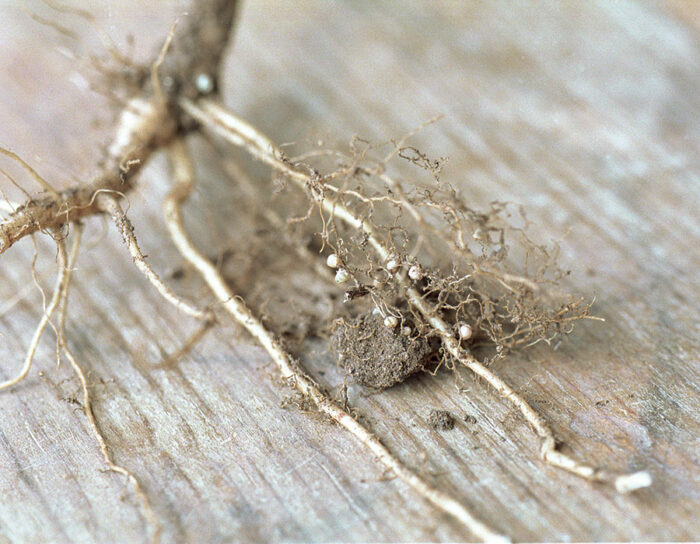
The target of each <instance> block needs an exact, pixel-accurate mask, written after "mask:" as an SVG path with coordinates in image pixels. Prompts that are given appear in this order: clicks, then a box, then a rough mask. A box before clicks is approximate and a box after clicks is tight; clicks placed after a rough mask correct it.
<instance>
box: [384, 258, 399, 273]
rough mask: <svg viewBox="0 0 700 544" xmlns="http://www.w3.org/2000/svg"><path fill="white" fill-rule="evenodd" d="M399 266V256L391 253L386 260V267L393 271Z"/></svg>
mask: <svg viewBox="0 0 700 544" xmlns="http://www.w3.org/2000/svg"><path fill="white" fill-rule="evenodd" d="M398 267H399V258H398V257H397V256H396V255H391V256H390V257H389V260H387V262H386V269H387V270H388V271H389V272H393V271H394V270H396V269H397V268H398Z"/></svg>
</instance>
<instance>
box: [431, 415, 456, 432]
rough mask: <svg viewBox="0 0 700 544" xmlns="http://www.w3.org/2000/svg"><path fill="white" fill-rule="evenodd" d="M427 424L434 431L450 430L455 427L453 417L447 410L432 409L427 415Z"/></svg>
mask: <svg viewBox="0 0 700 544" xmlns="http://www.w3.org/2000/svg"><path fill="white" fill-rule="evenodd" d="M428 425H430V426H431V427H432V428H433V429H435V430H436V431H451V430H452V429H454V427H455V418H454V417H453V416H452V414H451V413H449V412H448V411H447V410H432V411H431V412H430V415H428Z"/></svg>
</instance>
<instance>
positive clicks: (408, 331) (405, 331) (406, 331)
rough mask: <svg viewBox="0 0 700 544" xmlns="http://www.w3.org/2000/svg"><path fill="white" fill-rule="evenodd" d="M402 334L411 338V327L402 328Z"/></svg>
mask: <svg viewBox="0 0 700 544" xmlns="http://www.w3.org/2000/svg"><path fill="white" fill-rule="evenodd" d="M401 334H403V335H404V336H411V327H404V328H402V329H401Z"/></svg>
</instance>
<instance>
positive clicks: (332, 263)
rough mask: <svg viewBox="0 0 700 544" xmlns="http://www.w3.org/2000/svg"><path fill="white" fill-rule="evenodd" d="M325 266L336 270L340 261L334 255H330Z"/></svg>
mask: <svg viewBox="0 0 700 544" xmlns="http://www.w3.org/2000/svg"><path fill="white" fill-rule="evenodd" d="M326 264H327V265H328V266H330V267H331V268H338V265H339V264H340V259H339V258H338V256H337V255H336V254H335V253H331V254H330V255H328V258H327V259H326Z"/></svg>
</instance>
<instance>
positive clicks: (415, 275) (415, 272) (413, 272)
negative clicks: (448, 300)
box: [408, 264, 423, 281]
mask: <svg viewBox="0 0 700 544" xmlns="http://www.w3.org/2000/svg"><path fill="white" fill-rule="evenodd" d="M408 277H409V278H411V279H412V280H415V281H418V280H419V279H421V278H422V277H423V271H422V270H421V269H420V266H418V265H417V264H414V265H413V266H412V267H411V268H409V269H408Z"/></svg>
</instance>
